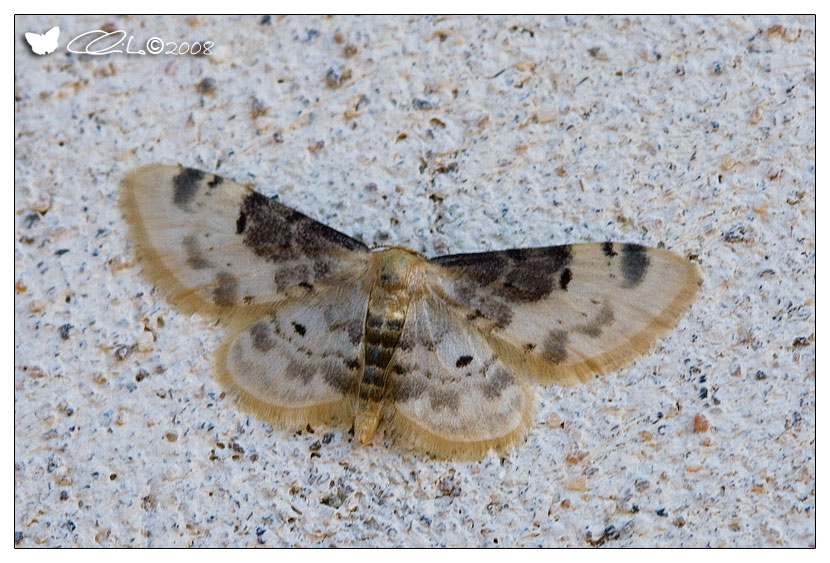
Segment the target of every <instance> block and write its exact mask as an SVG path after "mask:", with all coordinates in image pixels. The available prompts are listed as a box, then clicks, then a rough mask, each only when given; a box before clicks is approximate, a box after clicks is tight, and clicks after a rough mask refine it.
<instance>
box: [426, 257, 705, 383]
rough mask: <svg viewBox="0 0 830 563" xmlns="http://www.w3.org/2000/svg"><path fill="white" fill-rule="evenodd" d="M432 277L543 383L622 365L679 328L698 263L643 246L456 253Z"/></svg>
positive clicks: (696, 281) (508, 356)
mask: <svg viewBox="0 0 830 563" xmlns="http://www.w3.org/2000/svg"><path fill="white" fill-rule="evenodd" d="M431 262H432V263H433V264H436V265H440V269H438V270H437V271H435V272H433V275H431V276H428V277H429V279H431V280H433V284H434V286H435V288H436V291H438V292H439V293H441V294H442V295H443V297H444V298H445V299H446V300H447V303H448V304H449V306H450V308H451V309H452V310H453V311H455V312H456V313H457V314H460V315H463V316H465V318H466V319H467V320H468V321H469V322H470V323H472V324H473V325H475V326H477V327H478V328H479V329H480V330H482V331H483V332H484V333H485V334H487V335H488V341H489V342H490V344H491V345H492V346H493V348H494V349H495V350H496V351H497V352H498V354H499V357H501V358H502V359H503V360H504V361H505V362H508V363H510V364H511V365H513V366H515V367H516V369H518V370H520V371H522V372H526V373H529V374H531V375H533V376H535V377H536V378H537V379H538V380H539V381H541V382H542V383H551V382H557V383H576V382H578V381H584V380H585V379H587V378H588V377H590V376H591V375H594V374H601V373H607V372H609V371H612V370H615V369H618V368H620V367H622V366H624V365H625V364H627V363H628V362H630V361H631V360H632V359H634V358H635V357H636V356H638V355H640V354H642V353H644V352H645V351H646V350H647V349H648V348H649V347H650V346H651V345H652V344H653V343H654V341H655V340H656V339H657V338H658V337H659V336H660V335H661V334H663V333H664V332H666V331H667V330H668V329H670V328H672V327H673V326H674V325H675V324H677V321H678V319H679V318H680V316H681V315H682V314H683V313H684V312H685V311H686V309H687V308H688V306H689V305H690V304H691V303H692V301H693V300H694V298H695V295H696V293H697V290H698V287H699V285H700V282H701V279H700V273H699V271H698V268H697V266H695V265H694V264H692V263H691V262H689V261H688V260H684V259H683V258H680V257H679V256H677V255H675V254H673V253H671V252H668V251H666V250H661V249H656V248H646V247H643V246H639V245H635V244H614V243H610V242H606V243H596V244H574V245H567V246H552V247H546V248H529V249H517V250H505V251H501V252H484V253H480V254H458V255H452V256H442V257H439V258H434V259H432V260H431Z"/></svg>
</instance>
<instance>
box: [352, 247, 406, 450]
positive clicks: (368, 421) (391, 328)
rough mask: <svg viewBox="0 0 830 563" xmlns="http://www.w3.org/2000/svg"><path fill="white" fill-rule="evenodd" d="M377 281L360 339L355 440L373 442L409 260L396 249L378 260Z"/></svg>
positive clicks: (403, 311)
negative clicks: (361, 342) (360, 358)
mask: <svg viewBox="0 0 830 563" xmlns="http://www.w3.org/2000/svg"><path fill="white" fill-rule="evenodd" d="M379 260H380V264H379V267H378V279H377V280H376V281H375V285H374V287H373V288H372V293H371V295H370V297H369V306H368V309H367V311H366V327H365V331H364V337H363V360H364V362H363V377H362V378H361V380H360V385H359V386H358V396H357V409H356V412H355V423H354V429H355V437H356V438H357V439H358V440H360V441H361V442H362V443H364V444H365V443H367V442H368V441H369V440H371V439H372V436H373V435H374V433H375V429H376V428H377V426H378V423H379V422H380V417H381V407H382V402H383V397H384V395H385V389H386V380H387V375H388V372H389V367H390V366H389V363H390V361H391V360H392V354H394V352H395V346H397V344H398V339H399V338H400V336H401V332H402V331H403V325H404V320H405V319H406V309H407V307H408V306H409V292H408V291H407V287H406V277H407V275H406V274H407V272H408V267H407V266H408V263H409V256H408V253H407V254H406V255H404V253H403V252H402V251H400V250H397V249H392V250H388V251H385V252H383V256H381V257H379Z"/></svg>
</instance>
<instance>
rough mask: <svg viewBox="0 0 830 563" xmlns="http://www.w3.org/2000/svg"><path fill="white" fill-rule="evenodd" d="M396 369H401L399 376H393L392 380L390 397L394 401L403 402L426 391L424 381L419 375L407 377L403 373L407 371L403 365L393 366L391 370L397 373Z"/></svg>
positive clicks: (415, 397)
mask: <svg viewBox="0 0 830 563" xmlns="http://www.w3.org/2000/svg"><path fill="white" fill-rule="evenodd" d="M398 369H400V370H401V371H402V373H401V374H399V375H400V376H399V377H395V378H394V380H393V381H392V397H393V398H394V399H395V401H396V402H399V403H405V402H406V401H410V400H412V399H417V398H418V397H420V396H421V395H423V394H424V391H426V389H427V386H426V381H425V380H424V379H423V378H421V377H407V376H406V375H405V374H406V373H409V370H407V369H406V368H404V367H400V368H399V366H397V365H396V366H394V367H393V371H394V372H395V373H397V371H398Z"/></svg>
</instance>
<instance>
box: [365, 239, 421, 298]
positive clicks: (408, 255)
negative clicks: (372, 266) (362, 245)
mask: <svg viewBox="0 0 830 563" xmlns="http://www.w3.org/2000/svg"><path fill="white" fill-rule="evenodd" d="M372 252H373V253H374V254H375V255H374V259H375V261H376V264H377V272H378V279H379V281H380V284H381V285H382V286H385V287H387V288H388V289H394V288H397V287H398V286H401V287H403V286H404V285H406V280H407V279H408V278H409V274H410V272H412V270H413V267H414V266H415V265H416V264H418V263H419V262H423V261H424V257H423V256H422V255H421V254H419V253H417V252H414V251H412V250H409V249H408V248H402V247H400V246H391V247H383V248H375V249H373V250H372Z"/></svg>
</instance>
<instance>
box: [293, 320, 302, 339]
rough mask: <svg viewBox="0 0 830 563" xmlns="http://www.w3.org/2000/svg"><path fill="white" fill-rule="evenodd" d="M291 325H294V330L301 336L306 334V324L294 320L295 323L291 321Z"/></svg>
mask: <svg viewBox="0 0 830 563" xmlns="http://www.w3.org/2000/svg"><path fill="white" fill-rule="evenodd" d="M291 326H293V327H294V332H296V333H297V334H299V335H300V336H305V326H304V325H302V324H300V323H298V322H293V323H291Z"/></svg>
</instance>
